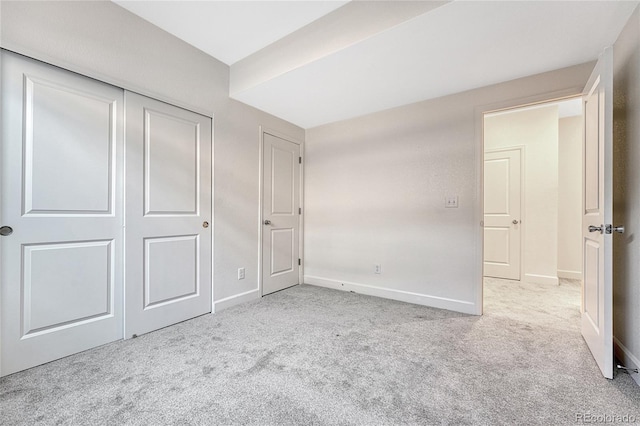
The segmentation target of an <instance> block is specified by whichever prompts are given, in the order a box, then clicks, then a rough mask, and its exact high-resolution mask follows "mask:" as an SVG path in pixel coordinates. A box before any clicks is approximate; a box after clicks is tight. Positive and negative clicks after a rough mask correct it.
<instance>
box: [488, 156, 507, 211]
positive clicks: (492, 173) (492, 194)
mask: <svg viewBox="0 0 640 426" xmlns="http://www.w3.org/2000/svg"><path fill="white" fill-rule="evenodd" d="M509 162H510V159H509V158H497V159H494V160H487V161H486V162H485V174H484V185H485V188H488V189H489V190H488V191H485V192H484V211H485V214H490V215H498V214H502V215H508V214H509V205H510V203H509V195H510V194H509V177H510V176H509Z"/></svg>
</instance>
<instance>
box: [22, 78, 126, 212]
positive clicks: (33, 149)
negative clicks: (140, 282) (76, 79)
mask: <svg viewBox="0 0 640 426" xmlns="http://www.w3.org/2000/svg"><path fill="white" fill-rule="evenodd" d="M115 106H116V105H115V101H114V100H113V99H112V98H105V97H102V96H99V95H97V94H96V93H95V92H85V91H82V90H80V89H75V88H70V87H66V86H64V85H61V84H58V83H56V82H53V81H48V80H43V79H39V78H36V77H32V76H26V77H25V110H24V111H25V113H24V123H25V134H24V139H23V140H24V197H25V199H24V213H25V214H47V213H49V214H64V215H70V214H106V213H111V212H112V211H111V205H112V194H113V192H112V191H113V178H114V174H115V170H114V166H115V164H114V163H113V161H112V160H113V158H114V155H115V151H114V150H115V143H114V142H115V141H114V138H115V137H116V134H115V129H116V123H115V121H114V120H115V119H116V111H115Z"/></svg>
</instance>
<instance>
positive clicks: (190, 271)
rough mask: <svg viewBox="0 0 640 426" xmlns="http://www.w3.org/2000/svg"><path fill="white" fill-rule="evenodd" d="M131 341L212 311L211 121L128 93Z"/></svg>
mask: <svg viewBox="0 0 640 426" xmlns="http://www.w3.org/2000/svg"><path fill="white" fill-rule="evenodd" d="M125 97H126V102H127V112H126V115H127V116H126V119H127V124H126V134H127V146H126V173H125V174H126V181H127V193H126V212H125V216H126V222H127V233H126V242H125V244H126V262H127V270H126V280H127V288H126V301H125V303H126V306H125V313H126V315H125V317H126V322H125V338H130V337H132V336H134V335H140V334H143V333H147V332H150V331H153V330H157V329H159V328H162V327H166V326H168V325H172V324H175V323H178V322H180V321H185V320H188V319H191V318H194V317H197V316H199V315H202V314H206V313H208V312H211V286H212V281H211V229H212V226H210V222H211V217H212V212H211V164H212V158H211V154H212V140H211V136H212V135H211V124H212V123H211V119H210V118H208V117H204V116H202V115H199V114H196V113H194V112H191V111H187V110H185V109H182V108H178V107H176V106H173V105H169V104H166V103H164V102H160V101H157V100H155V99H151V98H147V97H145V96H141V95H138V94H135V93H131V92H126V94H125Z"/></svg>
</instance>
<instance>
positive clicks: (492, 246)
mask: <svg viewBox="0 0 640 426" xmlns="http://www.w3.org/2000/svg"><path fill="white" fill-rule="evenodd" d="M510 233H511V229H510V228H508V227H506V228H499V227H495V228H489V227H485V230H484V261H485V262H487V263H493V264H496V265H509V262H510V259H509V254H510V247H509V243H510V240H511V237H510Z"/></svg>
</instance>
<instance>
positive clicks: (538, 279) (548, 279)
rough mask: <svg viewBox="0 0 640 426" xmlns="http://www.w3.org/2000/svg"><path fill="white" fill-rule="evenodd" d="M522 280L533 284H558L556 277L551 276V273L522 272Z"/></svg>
mask: <svg viewBox="0 0 640 426" xmlns="http://www.w3.org/2000/svg"><path fill="white" fill-rule="evenodd" d="M524 281H525V282H528V283H534V284H544V285H558V284H559V283H560V282H559V281H558V277H552V276H551V275H538V274H524Z"/></svg>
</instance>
